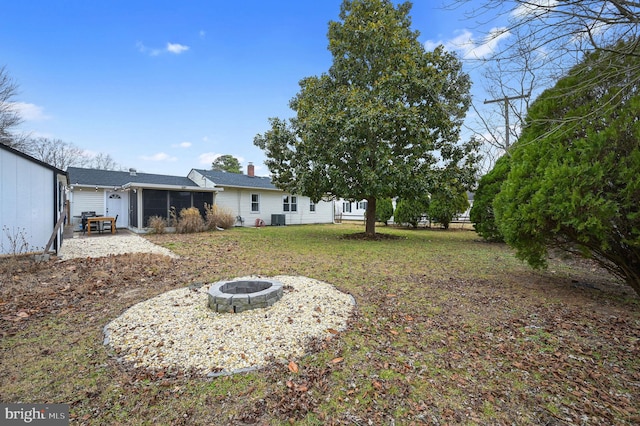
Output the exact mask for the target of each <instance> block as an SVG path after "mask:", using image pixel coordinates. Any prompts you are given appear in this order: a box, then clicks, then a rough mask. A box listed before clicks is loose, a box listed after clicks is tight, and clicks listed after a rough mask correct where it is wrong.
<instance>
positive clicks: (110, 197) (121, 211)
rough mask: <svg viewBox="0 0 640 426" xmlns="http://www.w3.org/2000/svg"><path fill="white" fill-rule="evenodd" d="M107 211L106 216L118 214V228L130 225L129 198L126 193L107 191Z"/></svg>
mask: <svg viewBox="0 0 640 426" xmlns="http://www.w3.org/2000/svg"><path fill="white" fill-rule="evenodd" d="M106 195H107V211H106V213H105V215H106V216H110V217H115V216H116V215H117V216H118V221H117V222H116V225H117V226H118V228H126V227H127V226H128V225H129V215H128V214H127V199H126V197H125V196H124V193H121V192H113V191H107V193H106Z"/></svg>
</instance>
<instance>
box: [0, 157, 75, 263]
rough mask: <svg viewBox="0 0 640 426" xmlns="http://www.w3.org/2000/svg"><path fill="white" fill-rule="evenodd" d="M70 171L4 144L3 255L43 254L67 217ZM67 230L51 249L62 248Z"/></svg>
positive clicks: (0, 172) (0, 180) (0, 193)
mask: <svg viewBox="0 0 640 426" xmlns="http://www.w3.org/2000/svg"><path fill="white" fill-rule="evenodd" d="M67 180H68V179H67V174H66V172H64V171H62V170H60V169H57V168H55V167H53V166H51V165H49V164H47V163H44V162H42V161H40V160H37V159H35V158H33V157H31V156H29V155H26V154H24V153H22V152H20V151H17V150H15V149H13V148H10V147H8V146H6V145H4V144H0V254H21V253H27V252H37V251H43V250H44V249H45V247H46V246H47V243H48V242H49V239H50V238H51V237H52V235H53V232H54V229H55V226H56V223H57V222H58V219H60V217H61V216H62V215H64V214H65V210H64V208H65V202H66V196H65V188H66V186H67ZM62 235H63V227H62V226H60V227H59V228H58V230H57V232H56V235H55V236H54V240H53V244H52V246H51V248H52V249H53V250H54V251H55V252H56V253H57V252H58V250H59V249H60V246H61V245H62Z"/></svg>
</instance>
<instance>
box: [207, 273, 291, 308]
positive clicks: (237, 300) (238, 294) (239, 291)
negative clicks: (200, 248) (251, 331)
mask: <svg viewBox="0 0 640 426" xmlns="http://www.w3.org/2000/svg"><path fill="white" fill-rule="evenodd" d="M281 298H282V283H281V282H279V281H274V280H262V279H256V280H237V281H219V282H217V283H214V284H213V285H212V286H211V288H210V289H209V308H211V309H213V310H214V311H216V312H235V313H238V312H243V311H248V310H250V309H259V308H266V307H268V306H271V305H273V304H274V303H276V302H277V301H278V300H280V299H281Z"/></svg>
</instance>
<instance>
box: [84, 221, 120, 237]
mask: <svg viewBox="0 0 640 426" xmlns="http://www.w3.org/2000/svg"><path fill="white" fill-rule="evenodd" d="M108 221H111V233H112V234H115V233H116V218H115V217H109V216H93V217H88V218H87V235H89V236H90V235H91V222H98V223H100V222H108Z"/></svg>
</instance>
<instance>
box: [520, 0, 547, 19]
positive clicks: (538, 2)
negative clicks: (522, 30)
mask: <svg viewBox="0 0 640 426" xmlns="http://www.w3.org/2000/svg"><path fill="white" fill-rule="evenodd" d="M557 4H558V0H529V1H526V2H522V3H520V4H519V5H518V6H517V7H516V8H514V9H513V11H512V12H511V16H513V17H515V18H519V19H528V18H529V17H531V15H534V16H538V17H539V16H541V15H544V14H546V13H549V12H550V11H551V9H553V8H554V7H555V6H556V5H557Z"/></svg>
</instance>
